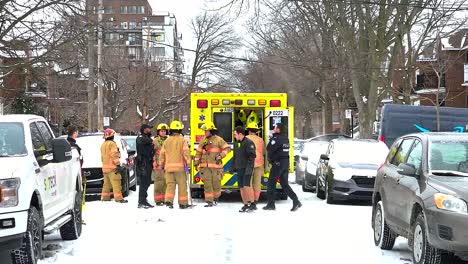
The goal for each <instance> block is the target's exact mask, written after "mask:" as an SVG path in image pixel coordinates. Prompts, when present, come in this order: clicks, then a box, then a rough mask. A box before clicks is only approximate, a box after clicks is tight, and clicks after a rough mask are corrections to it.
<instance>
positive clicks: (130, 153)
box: [127, 150, 136, 156]
mask: <svg viewBox="0 0 468 264" xmlns="http://www.w3.org/2000/svg"><path fill="white" fill-rule="evenodd" d="M127 154H128V155H129V156H134V155H135V154H136V151H135V150H128V151H127Z"/></svg>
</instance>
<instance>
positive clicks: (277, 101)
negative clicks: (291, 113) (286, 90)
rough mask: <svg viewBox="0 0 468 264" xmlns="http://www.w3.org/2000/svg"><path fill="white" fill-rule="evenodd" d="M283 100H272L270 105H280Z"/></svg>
mask: <svg viewBox="0 0 468 264" xmlns="http://www.w3.org/2000/svg"><path fill="white" fill-rule="evenodd" d="M280 106H281V101H280V100H270V107H280Z"/></svg>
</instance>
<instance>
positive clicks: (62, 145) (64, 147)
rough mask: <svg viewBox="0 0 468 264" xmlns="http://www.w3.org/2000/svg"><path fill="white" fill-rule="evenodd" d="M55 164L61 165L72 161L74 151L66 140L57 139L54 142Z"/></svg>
mask: <svg viewBox="0 0 468 264" xmlns="http://www.w3.org/2000/svg"><path fill="white" fill-rule="evenodd" d="M52 153H53V154H54V160H53V162H56V163H60V162H65V161H69V160H71V159H72V150H71V146H70V143H68V141H67V140H66V139H64V138H55V139H53V140H52Z"/></svg>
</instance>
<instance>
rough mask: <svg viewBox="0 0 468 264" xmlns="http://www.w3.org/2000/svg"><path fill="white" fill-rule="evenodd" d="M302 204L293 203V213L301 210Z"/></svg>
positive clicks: (296, 201) (297, 201)
mask: <svg viewBox="0 0 468 264" xmlns="http://www.w3.org/2000/svg"><path fill="white" fill-rule="evenodd" d="M301 206H302V203H301V202H299V200H295V201H293V207H292V208H291V212H294V211H297V209H299V208H301Z"/></svg>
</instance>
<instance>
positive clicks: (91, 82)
mask: <svg viewBox="0 0 468 264" xmlns="http://www.w3.org/2000/svg"><path fill="white" fill-rule="evenodd" d="M86 9H87V10H86V14H87V18H88V24H89V26H88V74H89V77H88V87H87V90H88V132H92V131H93V129H94V122H93V117H94V114H93V112H94V81H95V79H96V77H95V72H94V63H95V56H94V23H93V21H91V17H92V8H91V5H90V4H89V2H88V1H86Z"/></svg>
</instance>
